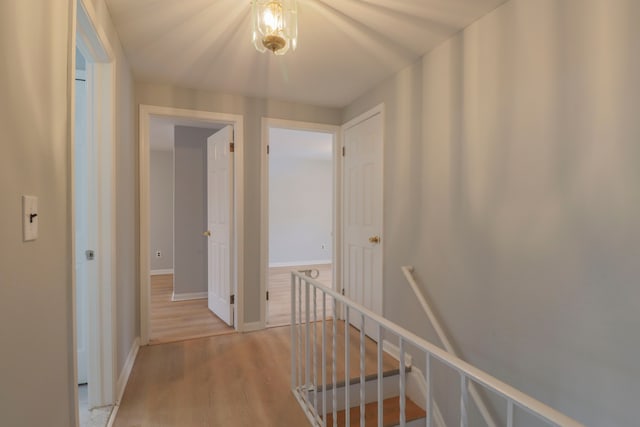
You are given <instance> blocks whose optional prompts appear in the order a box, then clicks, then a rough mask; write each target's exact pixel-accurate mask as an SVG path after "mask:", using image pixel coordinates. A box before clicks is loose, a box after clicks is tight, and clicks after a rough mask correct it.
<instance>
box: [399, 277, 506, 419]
mask: <svg viewBox="0 0 640 427" xmlns="http://www.w3.org/2000/svg"><path fill="white" fill-rule="evenodd" d="M402 272H403V273H404V277H405V278H406V279H407V282H409V285H410V286H411V289H412V290H413V293H414V294H415V295H416V297H417V298H418V301H419V302H420V305H421V306H422V309H423V310H424V312H425V314H426V315H427V317H428V318H429V321H430V322H431V325H432V326H433V329H434V330H435V331H436V335H438V339H439V340H440V342H441V343H442V346H443V347H444V349H445V350H447V351H448V352H449V353H451V354H453V355H454V356H456V357H459V356H458V353H457V352H456V350H455V349H454V348H453V345H452V344H451V341H449V338H448V337H447V334H445V332H444V329H443V328H442V325H441V324H440V321H439V320H438V318H437V317H436V315H435V313H434V312H433V310H432V309H431V305H430V304H429V302H428V301H427V299H426V298H425V296H424V295H423V293H422V291H421V290H420V288H419V287H418V283H417V282H416V280H415V278H414V277H413V267H412V266H410V265H405V266H403V267H402ZM468 390H469V394H470V395H471V399H473V402H474V403H475V404H476V407H477V408H478V411H480V415H482V418H483V419H484V422H485V423H487V426H488V427H497V424H496V422H495V420H494V419H493V416H492V415H491V412H490V411H489V408H487V405H486V404H485V403H484V400H483V399H482V396H480V394H479V393H478V390H477V389H476V387H475V385H474V384H473V383H469V387H468ZM461 392H462V391H461ZM465 393H466V391H465Z"/></svg>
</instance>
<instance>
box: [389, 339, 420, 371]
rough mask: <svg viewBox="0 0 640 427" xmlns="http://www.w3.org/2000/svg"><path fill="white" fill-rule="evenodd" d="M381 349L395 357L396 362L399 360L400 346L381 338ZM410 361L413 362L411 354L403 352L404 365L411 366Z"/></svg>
mask: <svg viewBox="0 0 640 427" xmlns="http://www.w3.org/2000/svg"><path fill="white" fill-rule="evenodd" d="M382 349H383V350H384V351H385V352H387V353H388V354H389V355H390V356H391V357H393V358H394V359H396V360H397V361H398V362H399V361H400V347H398V346H397V345H395V344H391V343H390V342H389V341H387V340H383V341H382ZM412 362H413V359H412V358H411V355H410V354H409V353H407V352H405V353H404V364H405V365H406V366H411V363H412Z"/></svg>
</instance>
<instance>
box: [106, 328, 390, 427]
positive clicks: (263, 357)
mask: <svg viewBox="0 0 640 427" xmlns="http://www.w3.org/2000/svg"><path fill="white" fill-rule="evenodd" d="M338 325H340V326H341V327H340V328H338V334H340V335H338V340H337V341H338V343H344V338H340V337H344V323H342V322H338ZM318 329H320V328H318ZM351 329H352V331H351V332H350V336H351V337H352V338H351V343H350V345H351V348H352V349H351V356H352V357H351V360H350V372H351V374H352V375H351V378H354V379H355V378H357V377H358V376H359V361H358V358H357V356H358V351H357V349H358V346H359V338H357V332H356V331H355V330H353V328H351ZM290 333H291V330H290V327H280V328H270V329H266V330H263V331H259V332H253V333H245V334H232V335H223V336H216V337H209V338H203V339H197V340H190V341H183V342H176V343H168V344H162V345H156V346H147V347H142V348H141V349H140V351H139V353H138V357H137V359H136V362H135V365H134V367H133V370H132V372H131V376H130V378H129V382H128V384H127V388H126V391H125V393H124V396H123V399H122V402H121V403H120V408H119V411H118V414H117V416H116V420H115V423H114V426H115V427H156V426H162V427H196V426H197V427H204V426H211V427H217V426H225V427H254V426H264V427H271V426H273V427H285V426H286V427H289V426H291V427H298V426H301V427H302V426H308V425H309V423H308V421H307V419H306V417H305V415H304V413H303V412H302V410H301V409H300V406H299V405H298V402H297V401H296V399H295V398H294V397H293V394H292V393H291V391H290V375H291V372H290V360H291V359H290V349H291V343H290ZM367 349H368V350H367V359H366V360H367V362H366V364H365V369H366V373H367V375H368V376H371V375H372V374H374V373H375V369H376V362H375V360H376V353H375V345H374V344H373V342H371V341H370V340H369V342H368V343H367ZM337 354H338V358H337V369H336V372H337V374H338V376H339V377H340V376H342V378H344V377H343V375H344V371H345V369H344V346H341V347H340V348H339V349H338V353H337ZM384 364H385V369H386V370H396V371H397V361H395V360H394V359H392V358H390V357H388V356H387V357H386V358H385V361H384ZM351 382H353V380H352V381H351Z"/></svg>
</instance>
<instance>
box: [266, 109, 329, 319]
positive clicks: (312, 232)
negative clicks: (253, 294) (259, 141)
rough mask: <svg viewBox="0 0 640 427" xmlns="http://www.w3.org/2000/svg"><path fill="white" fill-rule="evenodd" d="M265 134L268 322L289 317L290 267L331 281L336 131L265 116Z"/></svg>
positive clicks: (323, 281)
mask: <svg viewBox="0 0 640 427" xmlns="http://www.w3.org/2000/svg"><path fill="white" fill-rule="evenodd" d="M265 137H266V140H267V141H266V142H267V146H268V150H267V153H268V154H267V162H266V168H265V169H266V177H267V183H266V184H265V187H264V188H263V194H264V197H265V199H266V200H265V201H263V202H264V205H263V226H265V225H266V229H267V230H266V235H267V238H266V248H264V250H266V254H264V255H263V258H264V264H265V269H264V270H263V271H264V283H265V284H264V287H265V290H266V299H267V303H266V308H265V324H266V326H267V327H274V326H282V325H288V324H290V322H291V308H290V306H291V290H290V287H291V271H301V270H302V271H306V272H307V274H309V275H311V277H313V278H316V280H318V281H319V282H321V283H322V284H324V285H326V286H327V287H333V286H334V272H335V271H334V259H335V254H334V240H335V237H336V236H335V233H334V224H335V215H334V212H335V199H336V194H335V172H336V168H335V159H334V157H335V145H336V138H337V131H336V130H335V129H334V128H333V127H330V126H328V127H321V128H318V125H310V124H305V123H295V122H282V121H271V120H268V121H267V124H266V129H265ZM265 216H266V218H264V217H265ZM331 310H332V308H331V307H327V312H328V313H330V312H331Z"/></svg>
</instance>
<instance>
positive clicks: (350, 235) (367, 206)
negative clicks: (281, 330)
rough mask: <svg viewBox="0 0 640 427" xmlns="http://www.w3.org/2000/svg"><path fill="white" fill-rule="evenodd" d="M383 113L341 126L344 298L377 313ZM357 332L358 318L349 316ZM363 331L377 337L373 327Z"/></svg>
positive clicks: (380, 307)
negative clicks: (342, 139)
mask: <svg viewBox="0 0 640 427" xmlns="http://www.w3.org/2000/svg"><path fill="white" fill-rule="evenodd" d="M382 141H383V136H382V114H381V113H376V114H374V115H373V116H371V117H368V118H366V119H364V120H360V121H356V122H354V123H353V124H347V125H345V128H344V147H345V151H344V163H343V165H344V169H343V170H344V175H343V176H344V192H343V195H344V196H343V197H344V201H343V224H344V225H343V227H344V246H343V258H344V263H343V266H344V267H343V283H344V292H345V295H346V296H347V297H348V298H350V299H352V300H354V301H355V302H357V303H359V304H362V305H363V306H365V307H367V308H368V309H370V310H371V311H373V312H375V313H377V314H380V315H382V185H383V184H382ZM350 321H351V323H352V324H353V325H354V326H356V327H357V328H360V322H361V320H360V316H359V315H358V314H356V313H351V314H350ZM365 332H366V333H367V335H369V336H370V337H372V338H375V337H376V336H377V332H376V330H375V329H374V328H373V325H370V326H368V325H367V324H366V323H365Z"/></svg>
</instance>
